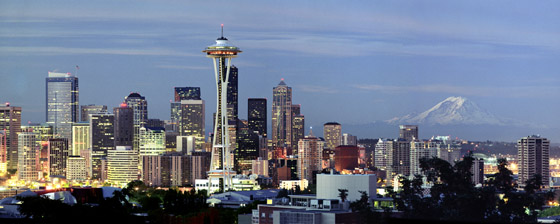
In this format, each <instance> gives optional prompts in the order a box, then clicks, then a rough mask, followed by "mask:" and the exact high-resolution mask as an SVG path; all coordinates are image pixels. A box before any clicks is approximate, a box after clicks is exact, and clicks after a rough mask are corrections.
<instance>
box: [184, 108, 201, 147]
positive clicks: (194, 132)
mask: <svg viewBox="0 0 560 224" xmlns="http://www.w3.org/2000/svg"><path fill="white" fill-rule="evenodd" d="M204 114H205V109H204V100H181V116H180V117H179V135H180V136H192V137H194V138H195V139H196V145H197V146H196V147H197V148H199V149H200V148H202V144H203V143H204V142H205V139H206V135H205V132H206V128H205V123H206V122H205V116H204Z"/></svg>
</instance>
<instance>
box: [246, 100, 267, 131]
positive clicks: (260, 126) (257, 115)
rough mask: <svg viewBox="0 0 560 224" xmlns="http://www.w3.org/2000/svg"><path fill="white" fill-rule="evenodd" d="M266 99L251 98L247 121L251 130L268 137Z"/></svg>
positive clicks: (248, 105)
mask: <svg viewBox="0 0 560 224" xmlns="http://www.w3.org/2000/svg"><path fill="white" fill-rule="evenodd" d="M266 111H267V109H266V99H265V98H249V100H248V103H247V120H248V122H249V124H248V125H249V130H252V131H256V132H257V133H258V134H259V135H262V136H264V137H266V135H267V124H266V122H267V120H266V119H267V116H266Z"/></svg>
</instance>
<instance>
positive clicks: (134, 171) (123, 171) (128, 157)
mask: <svg viewBox="0 0 560 224" xmlns="http://www.w3.org/2000/svg"><path fill="white" fill-rule="evenodd" d="M107 179H109V181H110V182H112V183H115V184H117V185H125V184H127V183H129V182H130V181H133V180H138V153H136V151H135V150H133V149H132V147H130V146H117V147H115V149H111V150H108V151H107Z"/></svg>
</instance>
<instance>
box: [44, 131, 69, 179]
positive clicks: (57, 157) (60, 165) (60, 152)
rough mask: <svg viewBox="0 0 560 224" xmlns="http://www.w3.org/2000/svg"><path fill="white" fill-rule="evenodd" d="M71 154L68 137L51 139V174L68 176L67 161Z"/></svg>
mask: <svg viewBox="0 0 560 224" xmlns="http://www.w3.org/2000/svg"><path fill="white" fill-rule="evenodd" d="M69 155H70V150H69V148H68V139H66V138H51V139H49V175H50V176H66V168H67V167H66V161H67V159H68V156H69Z"/></svg>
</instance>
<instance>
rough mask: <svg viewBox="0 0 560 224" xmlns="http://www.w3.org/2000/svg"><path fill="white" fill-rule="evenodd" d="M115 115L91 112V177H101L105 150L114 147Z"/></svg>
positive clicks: (105, 155) (105, 154)
mask: <svg viewBox="0 0 560 224" xmlns="http://www.w3.org/2000/svg"><path fill="white" fill-rule="evenodd" d="M114 122H115V116H114V115H113V114H92V115H91V116H90V121H89V125H90V126H89V127H90V136H91V138H90V139H91V141H90V144H91V160H92V161H91V163H92V179H94V180H95V179H101V178H102V177H103V175H102V172H103V170H104V169H103V167H102V160H103V159H106V157H107V150H113V149H115V128H114Z"/></svg>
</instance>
